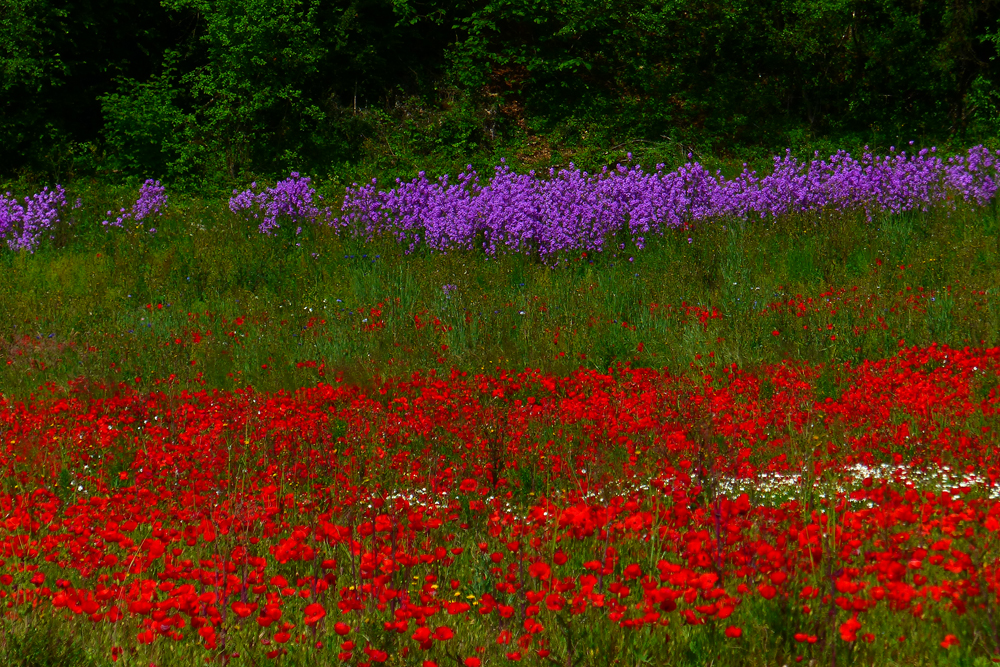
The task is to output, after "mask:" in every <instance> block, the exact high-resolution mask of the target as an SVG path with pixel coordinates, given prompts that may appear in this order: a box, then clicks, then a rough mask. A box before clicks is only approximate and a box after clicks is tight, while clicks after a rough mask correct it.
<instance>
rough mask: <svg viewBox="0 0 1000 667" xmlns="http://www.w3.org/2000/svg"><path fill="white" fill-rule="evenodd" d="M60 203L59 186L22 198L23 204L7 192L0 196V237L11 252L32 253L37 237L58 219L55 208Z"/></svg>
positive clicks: (62, 194) (62, 196)
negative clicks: (23, 251)
mask: <svg viewBox="0 0 1000 667" xmlns="http://www.w3.org/2000/svg"><path fill="white" fill-rule="evenodd" d="M64 206H66V192H65V190H63V187H62V186H61V185H57V186H56V187H55V190H49V189H48V188H45V189H43V190H42V191H41V192H39V193H37V194H35V195H33V196H31V197H25V198H24V204H23V205H22V204H20V203H18V201H17V199H16V198H15V197H14V196H13V195H11V193H9V192H8V193H7V194H6V195H4V196H0V239H5V240H6V241H7V246H8V247H9V248H10V249H11V250H14V251H15V252H20V251H21V250H27V251H28V252H32V253H33V252H35V248H37V247H38V240H39V238H40V237H41V235H42V234H43V233H44V232H46V231H49V230H51V229H52V227H53V225H55V223H56V222H58V220H59V209H60V208H63V207H64Z"/></svg>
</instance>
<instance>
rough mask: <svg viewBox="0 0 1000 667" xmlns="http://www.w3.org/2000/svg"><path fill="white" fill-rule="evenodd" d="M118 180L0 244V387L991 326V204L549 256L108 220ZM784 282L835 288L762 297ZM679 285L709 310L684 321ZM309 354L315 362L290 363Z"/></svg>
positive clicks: (975, 336)
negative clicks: (801, 312) (85, 203)
mask: <svg viewBox="0 0 1000 667" xmlns="http://www.w3.org/2000/svg"><path fill="white" fill-rule="evenodd" d="M91 194H93V193H91ZM115 194H116V193H114V192H104V193H103V195H102V196H103V198H101V197H93V196H92V199H93V200H94V201H96V202H97V204H96V205H94V206H92V207H91V208H90V209H89V210H88V209H87V208H84V209H80V210H79V211H77V212H76V213H75V219H73V220H72V221H71V223H66V224H62V225H61V226H60V227H59V228H58V229H57V230H56V232H55V235H54V236H55V238H54V239H53V240H46V241H45V243H44V244H43V246H42V247H41V248H40V249H39V250H38V251H37V252H35V253H34V254H29V253H20V254H14V253H10V252H6V253H4V254H3V255H2V258H0V263H2V266H0V268H2V271H0V312H3V313H5V315H6V317H5V319H4V324H3V326H2V327H0V343H2V345H3V347H4V348H5V350H4V351H5V353H6V354H7V356H8V359H9V362H8V363H7V364H6V365H5V366H4V367H0V387H2V388H3V392H4V393H5V394H7V395H19V396H26V395H29V394H30V393H32V392H34V391H36V390H37V389H38V388H39V387H40V386H42V385H43V384H44V383H46V382H54V383H56V385H60V386H65V385H66V384H67V383H68V382H69V381H71V380H73V379H76V378H80V377H83V378H86V379H87V380H88V381H92V382H97V383H112V384H116V383H118V382H121V381H127V382H130V383H134V382H135V378H136V377H138V378H141V379H140V383H141V382H146V381H149V380H151V379H153V378H167V377H169V376H170V375H172V374H173V375H175V376H176V379H177V380H178V381H182V382H186V381H192V380H195V379H197V378H198V373H201V374H202V375H201V376H200V380H198V381H199V383H200V382H205V383H206V385H205V386H209V387H219V388H231V387H233V386H235V385H245V384H251V385H253V386H255V387H257V388H259V389H262V390H277V389H292V388H294V387H297V386H301V385H303V384H311V383H314V382H315V381H317V380H318V379H322V378H326V379H330V378H331V377H333V376H334V374H336V373H341V372H342V373H344V374H345V377H347V378H349V379H352V380H355V381H359V382H366V381H367V380H370V379H372V378H374V377H376V376H384V375H385V374H397V373H399V374H402V373H408V372H410V371H411V370H414V369H417V368H428V367H441V368H445V369H448V368H451V367H455V368H458V369H459V370H467V371H479V370H481V369H490V370H492V369H494V368H496V367H497V366H502V367H505V368H524V367H529V366H530V367H536V368H541V369H543V370H546V371H550V370H551V371H568V370H571V369H573V368H576V367H578V366H580V365H583V366H586V367H596V368H601V369H603V368H606V367H607V366H608V365H610V364H611V363H613V362H615V361H630V362H631V363H633V364H634V365H651V366H657V367H661V366H667V367H670V368H671V369H673V370H676V371H678V372H683V371H686V370H688V369H690V366H691V364H692V362H695V361H696V360H697V356H698V355H708V354H709V353H710V352H711V353H712V354H713V356H712V357H711V358H710V360H713V361H714V362H716V365H717V367H718V366H722V365H725V364H730V363H737V364H739V365H740V366H743V367H753V366H756V365H758V364H762V363H769V362H775V361H779V360H781V359H783V358H786V357H788V356H795V357H797V358H801V359H805V360H808V361H815V362H828V361H833V362H842V361H852V362H858V361H860V360H862V359H876V358H881V357H883V356H886V355H888V354H891V353H892V352H893V351H894V350H895V349H896V348H897V347H898V344H899V340H900V339H905V341H906V343H907V344H928V343H930V342H932V341H937V342H939V343H948V344H950V345H958V346H962V345H966V344H969V345H978V344H985V345H992V344H996V343H997V341H998V335H997V332H998V331H1000V302H998V299H997V293H996V290H997V287H998V286H1000V225H998V220H997V215H996V212H995V211H994V210H993V209H984V210H974V209H971V208H961V209H959V210H957V211H934V212H930V213H913V214H905V215H896V216H890V215H886V216H880V217H877V218H875V219H874V220H871V221H869V220H867V219H866V218H865V216H864V215H863V214H860V213H852V214H839V215H818V214H817V215H796V216H787V217H785V218H782V219H779V220H777V221H743V220H716V221H713V222H710V223H706V224H702V225H698V226H697V227H696V228H694V229H689V230H674V231H671V232H669V233H667V234H666V235H665V236H663V237H660V238H657V239H655V240H653V242H652V243H651V244H650V245H649V246H648V247H647V248H646V249H644V250H641V251H639V250H636V249H635V248H625V249H624V250H618V251H613V252H605V253H603V254H601V255H597V256H593V255H591V256H588V257H586V258H582V256H581V254H579V253H576V254H574V255H572V256H570V255H564V256H561V257H559V258H557V259H558V261H557V266H555V267H554V268H553V267H552V266H550V263H548V262H547V263H543V262H540V261H538V260H537V259H533V258H530V257H526V256H521V255H506V256H500V257H493V258H490V257H486V256H484V255H483V254H482V253H479V252H468V251H459V252H454V253H449V254H444V255H442V254H434V253H430V252H427V251H423V250H421V251H418V252H415V253H413V254H411V255H406V254H404V253H403V252H402V249H401V248H400V247H399V246H398V245H397V244H395V243H394V242H393V241H392V240H390V239H376V240H375V241H374V242H372V243H368V244H365V243H363V242H362V241H361V240H358V239H354V238H351V237H349V236H346V235H338V234H336V233H335V232H334V230H333V229H331V228H327V227H314V228H311V229H308V230H307V231H306V233H305V234H304V235H303V236H302V237H300V238H298V239H296V238H294V237H292V236H291V235H289V234H287V233H285V234H279V235H278V236H277V237H274V238H272V237H264V236H261V235H259V234H258V233H257V231H256V229H255V227H253V225H252V224H251V223H249V222H247V221H245V220H243V219H241V218H239V217H237V216H235V215H233V214H232V213H231V212H229V211H228V209H227V208H226V204H225V201H217V200H210V201H205V200H200V199H195V198H191V199H180V198H177V200H176V201H173V202H172V204H171V208H170V209H169V211H168V213H167V214H166V215H165V216H164V217H163V218H162V219H160V220H158V221H156V223H155V224H156V226H157V228H158V232H157V233H156V234H155V235H149V234H147V233H145V232H144V231H142V230H127V229H125V230H119V229H112V230H106V229H104V228H102V227H101V225H100V219H101V218H102V216H101V215H100V213H102V212H103V210H104V209H105V208H112V207H114V206H115V201H114V195H115ZM70 195H71V196H75V195H74V194H73V193H70ZM900 267H902V268H900ZM444 285H455V286H457V289H455V290H454V291H453V292H452V293H451V294H446V293H445V292H444V290H443V289H442V287H443V286H444ZM948 286H951V290H950V293H949V291H948V289H949V288H948ZM921 288H923V290H922V291H921ZM841 289H846V292H844V293H842V294H841V293H839V292H838V291H839V290H841ZM830 290H834V291H835V292H837V293H835V294H832V295H830V294H827V295H825V296H822V297H821V295H824V294H825V293H827V292H829V291H830ZM907 290H909V291H907ZM795 295H801V296H802V297H803V298H804V299H807V298H809V297H812V298H813V299H814V301H819V302H822V301H823V300H824V299H827V298H829V299H830V300H831V304H832V305H831V306H830V308H829V309H825V308H824V309H821V311H820V312H814V310H813V308H812V306H810V309H809V311H808V313H807V314H806V315H805V316H804V317H796V316H795V314H794V313H791V312H783V313H770V314H768V315H766V316H763V315H760V312H761V311H762V310H763V309H764V308H765V306H767V305H768V304H769V303H772V302H776V301H780V300H784V301H787V300H788V299H789V298H795ZM915 295H916V296H919V297H920V298H919V299H917V300H916V301H915V302H911V303H907V299H908V298H911V297H914V296H915ZM932 297H933V299H932ZM866 302H867V305H866V306H864V308H862V306H861V304H864V303H866ZM683 303H686V304H688V305H698V306H699V307H701V308H705V309H707V310H708V311H711V310H712V309H713V308H715V309H717V310H718V313H719V314H720V315H721V317H719V318H716V319H709V320H707V321H706V322H700V321H699V320H698V318H697V315H696V314H686V313H685V311H684V309H683V308H682V307H681V306H682V304H683ZM149 304H153V305H154V308H153V310H148V309H147V308H146V306H147V305H149ZM160 304H162V305H163V306H164V307H163V309H162V310H160V309H157V308H156V306H157V305H160ZM168 304H169V305H168ZM651 304H658V307H656V308H652V309H651ZM667 306H669V308H668V307H667ZM373 308H375V309H377V310H380V311H381V314H380V315H379V314H377V313H373V311H372V309H373ZM786 310H787V309H786ZM522 313H523V314H522ZM415 316H416V317H417V318H419V320H420V321H421V323H422V324H421V325H418V323H417V322H416V320H415ZM879 316H881V317H882V318H883V322H878V321H877V318H878V317H879ZM239 317H242V318H244V324H243V325H241V326H236V325H234V324H233V323H232V322H233V320H234V319H236V318H239ZM366 318H367V321H365V320H366ZM435 318H436V319H437V322H438V323H437V324H435ZM310 319H312V320H313V325H312V326H307V325H308V324H309V322H310ZM321 320H325V323H320V321H321ZM379 322H380V324H377V328H375V329H374V330H370V331H367V330H365V329H366V328H367V327H369V326H370V325H373V324H376V323H379ZM623 322H625V323H628V324H627V326H623V325H622V323H623ZM803 325H808V329H803ZM866 325H870V326H868V330H867V331H860V332H859V333H856V332H855V331H854V328H855V327H856V326H857V327H860V328H861V329H863V328H864V327H865V326H866ZM883 325H884V326H883ZM775 330H777V331H779V335H777V336H775V335H772V332H773V331H775ZM194 331H199V332H200V333H201V334H202V340H201V342H200V343H193V342H192V337H191V334H192V332H194ZM207 331H211V332H212V335H211V336H207V335H205V332H207ZM227 332H236V335H235V336H227V335H226V333H227ZM831 335H836V336H837V338H836V340H830V336H831ZM177 340H180V341H181V342H180V344H178V343H176V342H175V341H177ZM640 344H641V348H642V349H641V351H640ZM445 346H446V347H445ZM560 353H563V356H559V355H560ZM321 360H323V361H325V364H326V369H325V372H324V375H323V376H320V375H319V374H318V371H317V369H314V368H311V367H307V366H302V367H300V366H299V365H298V364H301V363H303V362H311V361H321ZM706 361H708V360H706ZM192 362H193V365H192ZM699 365H700V364H699ZM265 366H266V368H265Z"/></svg>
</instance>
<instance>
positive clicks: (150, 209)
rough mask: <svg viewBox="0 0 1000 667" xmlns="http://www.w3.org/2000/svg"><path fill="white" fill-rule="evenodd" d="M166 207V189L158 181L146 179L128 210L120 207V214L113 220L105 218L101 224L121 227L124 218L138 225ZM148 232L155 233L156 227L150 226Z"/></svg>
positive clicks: (160, 212) (160, 213)
mask: <svg viewBox="0 0 1000 667" xmlns="http://www.w3.org/2000/svg"><path fill="white" fill-rule="evenodd" d="M166 207H167V190H166V188H164V187H163V185H161V184H160V182H159V181H154V180H153V179H148V180H147V181H146V182H145V183H143V184H142V187H141V188H139V198H138V199H137V200H136V201H135V203H134V204H132V208H131V209H130V210H128V211H126V210H125V209H121V210H120V211H119V213H120V215H119V216H118V218H117V219H116V220H114V221H113V222H111V221H108V220H105V221H104V222H103V223H101V224H103V225H105V226H111V227H121V226H123V224H124V223H125V221H126V220H132V221H133V222H135V223H136V226H137V227H138V226H140V223H141V222H142V221H143V220H144V219H146V218H148V217H151V216H153V215H162V214H163V210H164V209H166ZM107 215H109V216H110V215H112V213H111V211H108V212H107ZM149 233H150V234H155V233H156V228H155V227H151V228H150V229H149Z"/></svg>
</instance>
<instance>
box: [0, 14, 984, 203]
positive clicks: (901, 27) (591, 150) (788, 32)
mask: <svg viewBox="0 0 1000 667" xmlns="http://www.w3.org/2000/svg"><path fill="white" fill-rule="evenodd" d="M998 19H1000V0H938V1H934V2H930V1H926V0H336V1H330V0H326V1H324V2H320V1H319V0H0V31H2V32H0V77H2V78H0V180H8V181H10V180H12V179H15V180H23V179H26V178H27V179H37V180H62V181H67V180H73V179H78V178H90V177H98V178H99V179H102V180H109V181H126V180H129V179H135V178H145V177H155V178H161V179H164V180H165V181H167V182H169V183H171V184H172V185H173V186H175V187H184V188H194V189H198V188H204V187H212V186H215V187H222V186H224V185H225V184H227V183H232V182H236V181H240V180H244V179H248V178H251V177H264V178H266V177H269V176H277V175H281V174H287V173H288V171H289V170H291V169H297V170H301V171H306V172H308V173H311V174H315V175H319V176H321V177H324V176H325V177H330V178H335V179H339V180H346V179H351V178H358V177H359V175H369V176H370V175H372V174H377V175H380V176H386V175H394V174H395V175H407V174H412V173H413V172H415V171H416V170H418V169H427V170H428V171H432V170H434V169H442V170H443V169H453V168H455V166H456V165H464V164H466V163H472V164H475V165H488V164H492V163H495V162H496V161H497V160H498V159H499V157H500V156H505V157H507V158H508V159H513V160H515V161H517V162H518V163H519V164H527V165H550V164H565V163H567V162H568V161H569V160H573V159H575V160H576V161H577V163H578V164H589V163H593V162H600V161H601V159H602V156H608V155H611V154H612V153H614V152H615V151H618V152H621V151H624V150H636V151H639V152H643V151H644V154H646V155H649V154H655V155H658V156H660V155H668V156H669V155H673V154H676V155H677V156H679V158H680V157H683V156H686V154H687V153H689V152H693V153H695V154H700V153H705V154H711V155H716V156H719V155H722V156H741V157H742V158H744V159H746V158H747V157H748V156H749V157H751V158H752V157H753V156H755V155H756V156H767V155H770V154H772V153H774V152H776V151H780V150H782V149H784V148H786V147H791V148H793V149H796V150H810V151H811V150H813V149H815V150H820V151H822V152H826V151H832V150H834V149H836V148H839V147H845V148H852V147H857V146H861V145H863V144H870V145H873V146H886V147H887V146H888V145H890V144H893V143H895V144H897V145H900V144H902V143H904V142H905V141H908V140H916V141H918V142H919V143H927V142H932V141H934V142H944V143H948V142H955V143H958V142H961V143H968V142H972V141H982V140H987V139H989V138H991V137H995V136H997V135H998V130H1000V86H998V84H1000V59H998V55H1000V22H998Z"/></svg>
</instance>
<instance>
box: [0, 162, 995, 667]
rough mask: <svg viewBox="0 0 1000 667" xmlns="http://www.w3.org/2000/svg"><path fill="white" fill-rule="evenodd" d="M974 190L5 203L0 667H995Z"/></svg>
mask: <svg viewBox="0 0 1000 667" xmlns="http://www.w3.org/2000/svg"><path fill="white" fill-rule="evenodd" d="M629 158H631V156H629ZM727 174H728V175H727ZM998 187H1000V152H998V151H996V150H995V149H992V148H987V147H984V146H976V147H973V148H971V149H968V150H964V151H958V152H954V153H947V154H946V152H945V151H943V150H942V151H939V150H937V149H934V148H922V147H918V146H906V147H905V148H898V149H897V148H892V149H891V150H890V151H889V152H887V153H885V154H877V153H875V152H874V151H866V152H864V153H863V154H861V155H860V157H852V156H851V155H850V154H849V153H847V152H845V151H840V152H837V153H834V154H833V155H831V156H829V157H823V156H821V155H819V154H814V155H812V156H811V157H808V158H802V157H799V156H795V155H793V154H792V153H791V152H789V153H786V154H784V155H780V156H777V157H775V158H774V159H773V161H772V162H771V168H770V169H768V170H766V171H765V170H761V171H760V173H758V171H755V170H753V169H752V168H751V167H748V166H746V165H744V166H742V167H737V168H736V169H734V170H731V171H730V172H727V173H723V172H722V171H712V170H710V169H708V168H706V167H704V166H703V165H702V164H701V163H700V162H699V161H698V160H697V159H696V158H695V157H694V156H690V157H689V159H687V160H686V161H684V162H683V163H682V164H679V165H677V166H676V167H668V166H667V165H664V164H656V165H651V166H650V165H642V164H639V163H637V161H633V160H631V159H629V160H627V161H624V162H623V163H622V164H619V165H616V166H609V167H608V168H606V169H600V170H596V171H593V172H587V171H585V170H582V169H580V168H578V167H576V166H573V165H569V166H566V167H563V168H559V169H552V170H539V171H538V172H537V173H536V172H533V171H530V170H516V169H514V168H513V167H511V166H509V165H508V164H507V163H506V162H501V163H499V164H498V166H497V167H496V168H495V170H493V172H492V173H489V174H485V175H484V174H479V173H477V172H476V171H475V170H474V169H473V168H471V167H469V168H468V169H465V170H464V171H462V172H460V173H458V174H453V175H450V176H449V175H440V176H429V175H427V174H425V173H423V172H420V173H419V175H418V176H417V177H416V178H415V179H412V180H403V179H401V180H398V181H390V182H382V181H379V180H375V181H368V182H364V183H354V184H351V185H350V186H348V187H346V188H344V187H341V188H339V190H334V189H330V188H327V189H324V188H326V186H325V184H323V183H320V182H317V181H316V180H314V179H313V178H311V177H310V176H308V175H306V174H304V173H298V172H291V173H289V175H288V176H287V177H286V178H282V179H277V180H272V181H269V182H263V181H261V182H252V183H248V184H245V185H244V186H242V187H240V188H236V189H235V190H233V191H232V194H231V195H228V196H224V197H214V198H212V197H205V196H201V197H195V196H191V195H189V194H184V193H175V192H171V191H170V189H169V187H167V186H165V185H164V184H163V183H161V182H159V181H157V180H155V179H149V180H145V181H144V182H140V181H135V182H133V183H132V184H131V185H126V186H121V187H118V188H111V187H95V186H92V185H88V184H87V183H83V182H80V183H75V184H74V183H70V184H67V185H65V186H63V185H54V186H52V187H49V188H46V189H39V190H36V191H32V192H16V193H6V194H5V195H4V196H3V197H0V237H2V238H3V240H5V241H6V247H5V248H4V249H3V252H2V253H0V264H2V270H0V312H2V313H3V314H4V323H3V327H2V328H0V349H2V356H0V358H2V360H3V361H2V363H0V442H2V447H0V465H2V467H3V477H2V482H0V484H2V487H0V609H2V612H3V613H2V617H0V661H2V662H3V663H4V664H11V665H25V666H27V665H67V666H72V667H77V666H90V665H107V664H121V665H141V666H142V667H147V666H152V665H156V666H162V667H166V666H171V665H196V664H223V665H271V664H273V665H333V664H343V665H352V666H354V665H357V666H362V667H371V666H373V665H379V664H385V665H399V666H402V665H417V666H420V667H435V666H438V667H444V666H446V665H452V666H455V667H493V666H499V665H507V664H515V663H517V664H527V665H559V666H562V667H577V666H585V665H586V666H595V667H599V666H600V667H603V666H605V665H621V666H635V667H638V666H640V665H690V666H701V665H720V666H730V665H733V666H735V665H752V666H760V667H764V666H772V665H778V666H781V665H789V666H791V665H796V664H802V665H810V666H820V665H822V666H830V667H836V666H838V665H866V666H884V665H914V666H917V665H955V666H963V667H985V666H986V665H990V664H997V663H1000V440H998V430H1000V421H998V419H1000V389H998V387H1000V292H998V290H1000V213H998V211H997V205H996V201H997V189H998Z"/></svg>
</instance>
